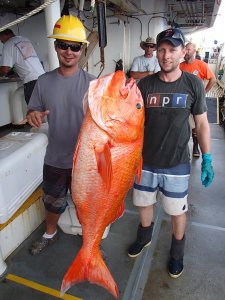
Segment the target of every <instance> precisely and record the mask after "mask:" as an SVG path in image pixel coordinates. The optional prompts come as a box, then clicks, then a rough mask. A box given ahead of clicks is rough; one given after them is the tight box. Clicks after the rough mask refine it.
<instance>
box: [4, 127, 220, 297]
mask: <svg viewBox="0 0 225 300" xmlns="http://www.w3.org/2000/svg"><path fill="white" fill-rule="evenodd" d="M211 129H212V155H213V165H214V170H215V180H214V182H213V184H212V186H211V187H210V188H208V189H205V188H204V187H202V186H201V183H200V167H201V159H194V160H193V161H192V175H191V183H190V192H189V212H188V225H187V232H186V236H187V239H186V249H185V269H184V272H183V274H182V276H181V277H180V278H178V279H171V278H170V277H169V276H168V274H167V269H166V264H167V259H168V254H169V253H168V252H169V247H170V238H171V230H170V222H169V221H170V220H169V218H168V217H167V216H165V215H164V213H163V211H162V209H161V206H160V205H158V206H156V208H155V223H156V226H155V228H154V234H153V241H152V244H151V246H150V247H148V248H146V249H145V250H144V251H143V253H142V254H141V255H140V256H139V257H138V258H136V259H132V258H129V257H128V256H127V253H126V251H127V248H128V246H129V245H130V243H132V242H133V241H134V239H135V237H136V229H137V225H138V223H139V216H138V212H137V210H136V208H134V207H133V205H132V191H130V193H129V194H128V197H127V199H126V210H125V214H124V216H123V217H122V218H120V219H119V220H117V221H116V222H115V223H114V224H112V226H111V229H110V232H109V234H108V237H107V238H106V239H104V240H103V241H102V246H103V249H104V251H105V253H106V264H107V266H108V268H109V270H110V271H111V274H112V275H113V277H114V279H115V281H116V282H117V284H118V288H119V299H120V300H139V299H140V300H141V299H143V300H149V299H151V300H164V299H166V300H169V299H173V300H176V299H181V298H182V299H184V300H189V299H190V300H203V299H204V300H214V299H216V300H224V299H225V288H224V278H225V268H224V265H225V254H224V249H225V235H224V233H225V217H224V216H225V205H224V200H225V192H224V178H225V155H224V153H225V140H224V130H223V129H222V128H221V127H220V126H218V125H211ZM190 146H191V142H190ZM43 230H44V224H42V225H41V226H39V228H37V230H36V231H35V232H34V233H33V234H31V236H30V237H29V238H28V239H27V240H26V241H24V242H23V243H22V244H21V245H20V246H19V247H18V248H17V250H16V251H14V252H13V253H12V254H11V255H10V256H9V257H8V258H7V260H6V263H7V266H8V270H7V271H8V275H7V277H6V278H5V279H4V280H3V281H2V282H1V283H0V299H1V300H14V299H17V300H28V299H29V300H31V299H32V300H40V299H41V300H53V299H57V298H59V290H60V286H61V280H62V278H63V276H64V274H65V272H66V270H67V269H68V267H69V266H70V264H71V263H72V261H73V259H74V257H75V255H76V253H77V252H78V250H79V248H80V246H81V237H80V236H74V235H69V234H65V233H63V232H61V231H60V239H59V241H58V242H57V243H55V244H53V245H52V246H50V247H49V248H48V249H46V251H44V252H43V253H41V254H40V255H38V256H31V255H30V254H29V252H28V249H29V246H30V244H31V243H32V241H33V240H35V239H36V238H38V237H39V236H40V235H41V234H42V233H43ZM63 299H72V300H79V299H84V300H111V299H114V298H113V297H112V296H111V295H110V294H109V293H108V292H107V291H106V290H104V289H103V288H101V287H99V286H96V285H92V284H89V283H80V284H76V285H74V286H73V287H72V288H71V289H70V290H69V291H68V292H67V294H65V295H64V297H63Z"/></svg>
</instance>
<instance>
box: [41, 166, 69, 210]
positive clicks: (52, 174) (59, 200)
mask: <svg viewBox="0 0 225 300" xmlns="http://www.w3.org/2000/svg"><path fill="white" fill-rule="evenodd" d="M71 174H72V169H60V168H56V167H52V166H49V165H46V164H44V169H43V191H44V195H43V198H42V199H43V202H44V206H45V208H46V210H48V211H49V212H53V213H56V214H61V213H63V212H64V211H65V209H66V207H67V205H68V204H67V201H66V195H67V193H68V190H70V187H71Z"/></svg>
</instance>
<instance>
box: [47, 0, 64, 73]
mask: <svg viewBox="0 0 225 300" xmlns="http://www.w3.org/2000/svg"><path fill="white" fill-rule="evenodd" d="M46 2H47V1H46ZM60 17H61V15H60V0H57V1H54V3H52V4H51V5H49V6H48V7H46V8H45V22H46V33H47V36H48V35H50V34H52V31H53V28H54V26H55V23H56V21H57V20H58V19H59V18H60ZM47 43H48V63H49V71H51V70H53V69H56V68H57V67H58V66H59V62H58V59H57V54H56V52H55V49H54V40H53V39H47Z"/></svg>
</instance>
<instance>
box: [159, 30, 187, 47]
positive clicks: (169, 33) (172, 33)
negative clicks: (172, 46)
mask: <svg viewBox="0 0 225 300" xmlns="http://www.w3.org/2000/svg"><path fill="white" fill-rule="evenodd" d="M167 37H170V38H173V39H175V40H180V41H181V42H182V44H183V45H184V44H185V37H184V35H183V33H182V32H181V31H180V30H178V29H173V28H169V29H167V30H165V31H162V32H160V33H159V34H158V35H157V37H156V43H157V44H158V43H159V42H160V41H161V40H162V39H164V38H167Z"/></svg>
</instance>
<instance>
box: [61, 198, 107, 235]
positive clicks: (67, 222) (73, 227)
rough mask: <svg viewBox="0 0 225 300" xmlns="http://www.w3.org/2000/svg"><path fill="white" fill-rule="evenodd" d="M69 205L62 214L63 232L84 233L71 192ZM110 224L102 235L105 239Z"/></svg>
mask: <svg viewBox="0 0 225 300" xmlns="http://www.w3.org/2000/svg"><path fill="white" fill-rule="evenodd" d="M67 203H68V206H67V208H66V210H65V211H64V213H63V214H61V216H60V218H59V221H58V225H59V227H60V228H61V229H62V231H63V232H65V233H68V234H74V235H82V227H81V224H80V223H79V221H78V218H77V214H76V209H75V205H74V203H73V201H72V199H71V196H70V194H68V196H67ZM109 229H110V225H109V226H107V227H106V229H105V232H104V234H103V236H102V238H103V239H105V238H106V237H107V236H108V233H109Z"/></svg>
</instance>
